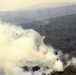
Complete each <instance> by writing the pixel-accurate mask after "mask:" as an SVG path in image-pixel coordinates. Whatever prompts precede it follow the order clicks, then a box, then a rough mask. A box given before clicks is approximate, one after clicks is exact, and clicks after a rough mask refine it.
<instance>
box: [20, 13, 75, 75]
mask: <svg viewBox="0 0 76 75" xmlns="http://www.w3.org/2000/svg"><path fill="white" fill-rule="evenodd" d="M44 21H48V23H45V24H44V23H43V22H44ZM44 21H43V20H42V21H38V22H31V23H22V24H20V25H21V26H22V27H23V28H24V29H28V28H32V29H35V30H36V31H38V32H39V33H40V34H41V35H44V36H45V37H46V38H45V40H44V42H45V43H46V44H48V45H49V44H51V45H52V46H53V47H54V48H55V49H57V50H61V51H62V52H63V53H69V54H70V57H76V14H71V15H65V16H60V17H55V18H49V19H46V20H44ZM53 75H76V68H75V67H74V68H72V66H68V67H67V68H66V69H65V70H64V72H63V73H57V72H55V73H53Z"/></svg>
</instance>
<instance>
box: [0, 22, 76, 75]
mask: <svg viewBox="0 0 76 75" xmlns="http://www.w3.org/2000/svg"><path fill="white" fill-rule="evenodd" d="M55 51H56V50H54V48H53V47H51V46H47V45H45V44H44V36H41V35H40V34H39V33H38V32H36V31H35V30H33V29H22V28H21V27H18V26H15V25H10V24H6V23H1V22H0V60H1V61H0V67H1V68H3V69H4V71H5V73H6V75H33V74H34V75H42V74H43V73H49V72H53V71H63V63H62V61H61V60H60V56H61V55H62V53H61V52H59V54H55ZM65 57H66V58H68V55H66V56H65ZM75 60H76V59H75V58H72V60H71V61H70V64H71V63H73V65H75V64H76V61H75ZM23 66H28V68H29V71H24V70H23V69H22V67H23ZM33 66H40V68H41V69H40V70H39V71H35V72H34V73H33V72H32V71H31V68H32V67H33ZM46 67H48V68H49V69H46Z"/></svg>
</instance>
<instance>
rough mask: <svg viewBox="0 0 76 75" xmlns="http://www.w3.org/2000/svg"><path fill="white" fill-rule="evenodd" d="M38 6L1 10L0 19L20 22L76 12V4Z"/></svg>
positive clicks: (15, 22)
mask: <svg viewBox="0 0 76 75" xmlns="http://www.w3.org/2000/svg"><path fill="white" fill-rule="evenodd" d="M38 7H39V6H37V8H36V7H35V8H31V9H27V10H26V9H25V8H24V9H20V10H16V11H5V12H0V20H1V21H4V22H9V23H14V24H20V23H25V22H32V21H40V20H43V19H48V18H52V17H57V16H62V15H69V14H75V13H76V5H67V6H61V7H50V6H49V7H42V8H38Z"/></svg>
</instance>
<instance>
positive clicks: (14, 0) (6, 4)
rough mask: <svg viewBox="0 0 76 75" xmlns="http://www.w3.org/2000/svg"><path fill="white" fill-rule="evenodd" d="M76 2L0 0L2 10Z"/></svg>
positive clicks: (58, 0) (67, 0)
mask: <svg viewBox="0 0 76 75" xmlns="http://www.w3.org/2000/svg"><path fill="white" fill-rule="evenodd" d="M47 3H50V4H51V5H53V4H54V5H55V4H59V3H76V0H0V11H7V10H16V9H19V8H24V7H29V6H32V5H38V4H47Z"/></svg>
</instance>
